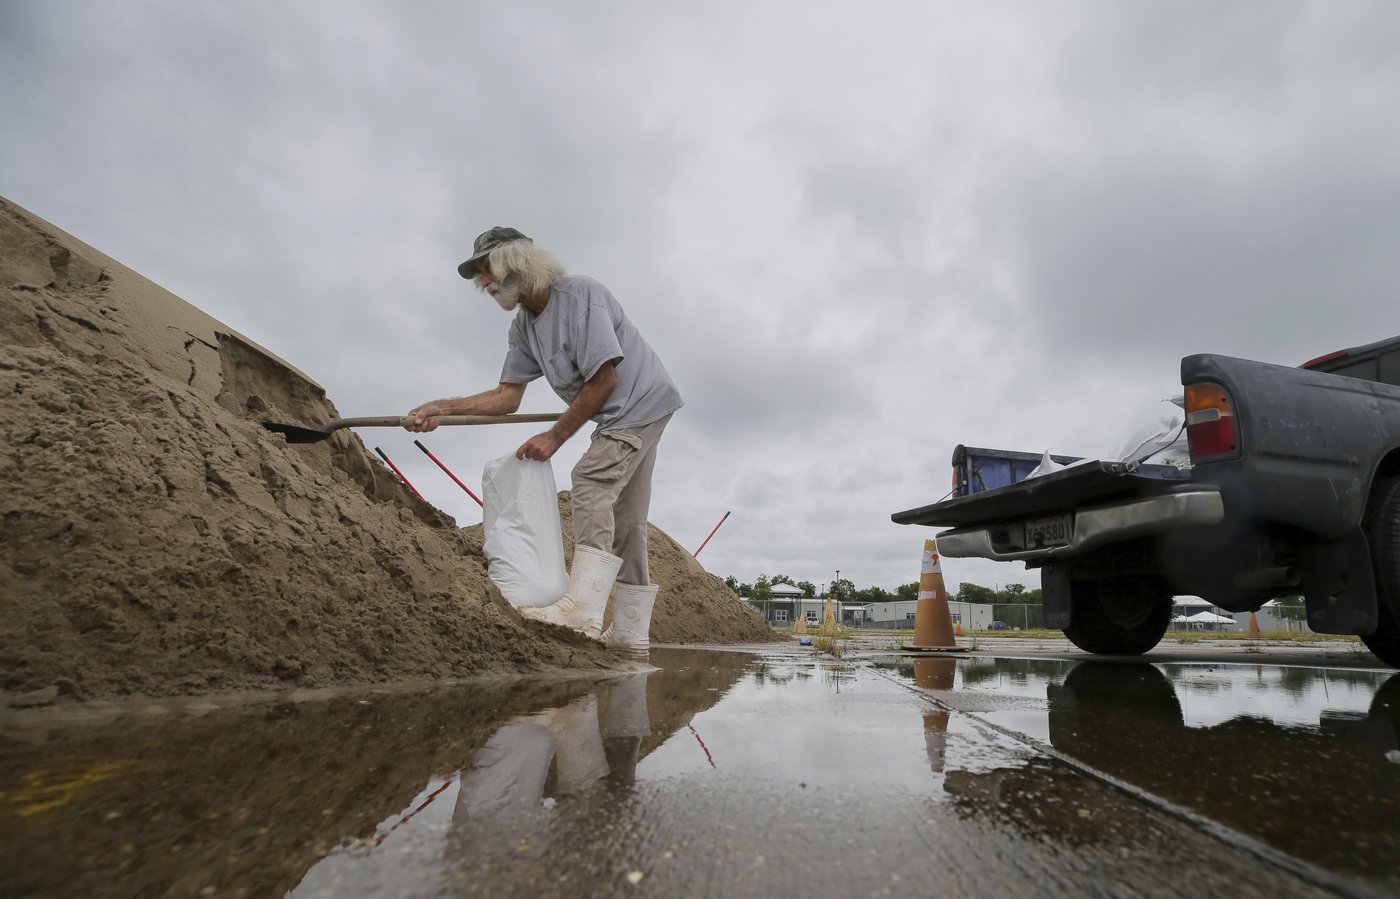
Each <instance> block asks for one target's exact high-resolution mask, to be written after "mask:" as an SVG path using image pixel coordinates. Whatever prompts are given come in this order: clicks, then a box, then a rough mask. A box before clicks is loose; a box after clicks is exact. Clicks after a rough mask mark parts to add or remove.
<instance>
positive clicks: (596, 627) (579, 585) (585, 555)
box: [520, 546, 622, 640]
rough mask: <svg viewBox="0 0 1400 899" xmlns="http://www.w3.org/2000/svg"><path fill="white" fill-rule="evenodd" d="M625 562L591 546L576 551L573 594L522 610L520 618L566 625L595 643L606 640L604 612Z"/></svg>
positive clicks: (571, 574) (570, 592) (570, 574)
mask: <svg viewBox="0 0 1400 899" xmlns="http://www.w3.org/2000/svg"><path fill="white" fill-rule="evenodd" d="M621 567H622V559H620V558H618V557H617V556H614V555H610V554H609V553H605V552H603V551H602V550H601V549H594V548H593V547H591V546H575V547H574V567H573V570H572V571H570V572H569V590H568V592H567V593H565V594H564V595H563V596H561V597H560V598H559V599H558V601H556V602H554V603H551V604H550V605H547V606H541V607H539V608H537V609H532V608H522V609H521V610H520V614H521V615H523V616H524V617H526V618H529V619H531V620H533V621H544V622H547V623H549V624H562V625H564V626H565V627H571V628H573V629H574V630H576V631H582V632H583V633H584V634H585V635H586V636H589V637H592V638H593V639H594V640H599V639H601V638H602V633H603V610H604V609H605V608H607V605H608V593H609V592H611V591H612V585H613V581H614V580H615V579H616V578H617V570H618V569H619V568H621Z"/></svg>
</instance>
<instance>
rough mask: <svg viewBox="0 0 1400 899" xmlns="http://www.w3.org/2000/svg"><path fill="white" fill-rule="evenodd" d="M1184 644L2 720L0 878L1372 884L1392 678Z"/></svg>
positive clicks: (540, 890)
mask: <svg viewBox="0 0 1400 899" xmlns="http://www.w3.org/2000/svg"><path fill="white" fill-rule="evenodd" d="M1189 655H1190V654H1189V653H1188V652H1179V653H1176V654H1174V655H1173V656H1171V657H1170V658H1167V659H1165V660H1158V659H1155V658H1152V657H1149V661H1124V660H1097V659H1087V660H1086V659H1085V657H1083V656H1080V657H1078V658H1077V659H1070V658H1057V657H1005V656H999V655H991V654H988V653H985V652H982V653H977V654H969V655H966V656H932V657H928V656H925V657H918V658H914V657H909V656H899V655H893V654H889V653H885V652H865V653H852V654H848V655H847V656H846V657H845V658H841V659H836V658H832V657H831V656H828V655H823V654H821V653H818V652H816V651H815V650H814V649H812V648H810V647H801V648H799V647H796V646H794V645H787V646H780V647H778V648H769V649H767V650H765V651H764V652H763V653H762V654H760V655H751V654H746V653H742V652H719V651H707V650H681V649H656V650H653V652H652V663H653V664H654V665H655V666H657V667H658V670H656V671H652V672H644V673H637V674H631V675H627V676H619V677H612V678H609V679H603V680H570V681H558V680H554V681H549V682H516V683H510V684H509V685H506V684H495V685H491V686H488V685H480V684H478V685H473V686H459V687H442V688H439V689H433V690H423V691H416V692H415V691H408V690H374V691H371V690H365V691H360V692H354V693H343V694H338V695H331V696H326V695H319V696H299V697H284V698H280V699H276V700H265V701H261V702H257V703H251V704H248V703H244V704H234V705H229V706H226V707H225V706H220V705H218V704H216V703H212V702H201V701H198V700H196V701H185V702H172V703H148V704H141V705H138V706H126V707H124V708H122V709H120V710H116V711H113V712H112V713H110V714H101V713H99V712H98V711H97V710H95V709H92V708H90V709H88V710H86V711H84V712H80V713H78V714H74V713H72V712H68V711H64V710H56V709H43V710H28V711H25V712H22V713H21V712H13V711H11V712H6V713H4V716H3V717H0V871H3V877H2V878H0V894H3V895H5V896H70V895H88V896H278V895H290V896H295V897H322V896H459V895H492V896H499V895H507V896H509V895H520V896H526V895H530V896H535V895H561V896H564V895H567V896H632V895H655V896H725V897H728V896H758V895H801V896H867V895H870V896H882V895H888V896H896V895H898V896H904V895H911V894H912V895H923V894H932V893H940V894H944V895H958V896H963V895H966V896H972V895H1018V896H1022V895H1024V896H1063V895H1068V894H1074V895H1088V896H1179V895H1206V894H1214V893H1229V894H1230V895H1232V896H1325V895H1397V894H1400V809H1397V807H1396V803H1397V797H1400V675H1397V674H1395V673H1394V672H1391V671H1388V670H1377V669H1371V668H1363V667H1332V666H1328V665H1307V664H1292V663H1289V664H1272V663H1269V664H1266V663H1264V662H1263V661H1262V660H1261V661H1259V662H1256V663H1250V662H1244V661H1239V660H1232V661H1221V660H1214V659H1204V660H1192V659H1191V658H1189ZM118 711H119V712H120V713H119V714H118V713H117V712H118Z"/></svg>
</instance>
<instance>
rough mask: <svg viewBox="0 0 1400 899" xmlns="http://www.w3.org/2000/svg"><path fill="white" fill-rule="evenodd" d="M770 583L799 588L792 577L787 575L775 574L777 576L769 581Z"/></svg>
mask: <svg viewBox="0 0 1400 899" xmlns="http://www.w3.org/2000/svg"><path fill="white" fill-rule="evenodd" d="M768 583H770V584H792V586H794V587H796V586H797V584H796V583H795V582H794V581H793V579H792V578H790V577H788V576H787V575H785V574H775V575H773V576H772V577H771V578H769V579H768Z"/></svg>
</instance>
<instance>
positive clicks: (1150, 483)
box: [890, 462, 1193, 528]
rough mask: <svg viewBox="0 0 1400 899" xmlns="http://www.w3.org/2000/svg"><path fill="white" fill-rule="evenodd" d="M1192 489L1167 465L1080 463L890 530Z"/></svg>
mask: <svg viewBox="0 0 1400 899" xmlns="http://www.w3.org/2000/svg"><path fill="white" fill-rule="evenodd" d="M1192 487H1193V483H1192V480H1191V472H1190V471H1186V470H1182V469H1179V468H1176V467H1175V466H1172V465H1138V464H1136V463H1128V462H1083V463H1080V464H1078V465H1072V466H1070V467H1068V468H1063V469H1061V470H1059V471H1055V472H1051V473H1050V474H1047V475H1042V476H1041V477H1038V478H1031V479H1029V480H1024V481H1019V482H1017V483H1015V484H1009V485H1007V486H1005V487H997V488H995V489H993V490H986V491H983V492H981V493H974V494H973V495H971V496H962V497H957V498H955V499H950V500H945V501H944V502H939V503H933V504H932V505H928V506H920V507H919V508H917V509H908V510H906V511H903V512H896V513H895V514H893V515H891V516H890V518H891V520H893V521H894V522H895V524H922V525H933V526H936V527H952V528H956V527H966V526H968V525H974V524H976V525H987V524H995V523H997V522H1001V521H1011V520H1017V519H1024V518H1027V517H1030V516H1035V515H1040V514H1045V513H1050V512H1057V511H1063V510H1065V509H1073V508H1075V507H1078V506H1084V505H1089V504H1093V503H1100V502H1107V501H1111V500H1115V499H1132V498H1137V497H1148V496H1160V495H1163V494H1167V493H1175V492H1180V491H1185V490H1189V489H1192Z"/></svg>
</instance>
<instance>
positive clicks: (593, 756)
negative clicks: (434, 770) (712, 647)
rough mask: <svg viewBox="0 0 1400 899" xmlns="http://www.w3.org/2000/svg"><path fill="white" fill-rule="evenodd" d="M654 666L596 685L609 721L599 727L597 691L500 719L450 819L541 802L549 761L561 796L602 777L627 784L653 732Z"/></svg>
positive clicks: (579, 790) (526, 807)
mask: <svg viewBox="0 0 1400 899" xmlns="http://www.w3.org/2000/svg"><path fill="white" fill-rule="evenodd" d="M650 674H651V672H638V673H635V674H629V675H627V676H625V677H622V678H619V679H617V680H613V681H609V682H607V683H606V684H605V685H604V687H603V689H602V690H600V691H599V692H600V693H602V694H603V699H604V701H605V702H606V705H607V714H606V717H605V727H601V728H600V727H599V720H598V705H599V693H589V694H588V695H586V696H582V697H580V698H579V699H576V700H574V701H573V702H571V703H569V704H568V705H565V706H562V707H560V708H557V709H549V710H547V711H543V712H536V713H534V714H531V715H525V716H522V717H520V718H516V719H513V720H511V721H510V722H508V723H506V724H504V725H502V727H501V728H500V729H499V730H497V731H496V733H494V734H493V735H492V736H491V738H490V739H489V740H487V741H486V744H485V745H484V746H482V747H481V749H480V750H478V752H477V754H476V758H475V759H474V760H473V761H472V765H471V767H470V768H469V769H468V770H467V772H466V773H465V774H463V775H462V783H461V789H460V791H459V792H458V794H457V806H456V809H455V810H454V812H453V819H454V820H457V821H463V820H465V819H468V818H479V817H481V816H483V815H486V814H491V813H499V812H503V811H515V812H525V811H529V810H533V809H538V808H540V807H541V805H542V803H543V801H544V799H545V795H546V792H547V786H548V782H549V773H550V768H551V765H552V766H553V769H554V774H555V777H554V790H553V791H552V792H553V794H554V795H556V796H559V797H564V796H570V795H573V794H577V793H582V792H584V791H586V790H588V789H589V788H590V787H591V786H593V785H594V784H596V783H598V782H599V781H601V780H603V779H604V778H607V780H608V781H609V782H611V783H615V784H622V785H630V784H631V783H632V782H633V781H634V780H635V777H636V768H637V758H638V753H639V750H640V748H641V745H642V738H643V737H645V736H646V735H647V734H649V733H651V728H650V725H649V720H648V717H647V692H646V683H647V677H648V676H649V675H650Z"/></svg>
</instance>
